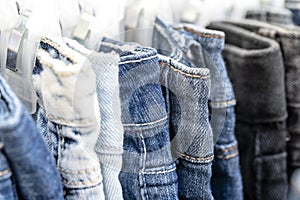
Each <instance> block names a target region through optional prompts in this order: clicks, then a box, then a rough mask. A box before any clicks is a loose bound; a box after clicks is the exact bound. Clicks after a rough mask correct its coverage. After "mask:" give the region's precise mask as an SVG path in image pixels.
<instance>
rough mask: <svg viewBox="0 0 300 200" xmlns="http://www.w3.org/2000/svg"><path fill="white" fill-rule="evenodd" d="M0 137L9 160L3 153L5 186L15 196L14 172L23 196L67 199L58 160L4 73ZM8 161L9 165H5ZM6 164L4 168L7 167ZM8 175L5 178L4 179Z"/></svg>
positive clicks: (8, 195) (0, 85)
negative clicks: (13, 185)
mask: <svg viewBox="0 0 300 200" xmlns="http://www.w3.org/2000/svg"><path fill="white" fill-rule="evenodd" d="M0 91H1V92H0V93H1V103H0V105H1V111H3V112H1V115H0V140H1V141H2V142H3V144H4V147H3V151H4V153H5V155H6V157H7V160H8V162H9V166H10V167H11V169H10V168H8V164H7V162H6V159H5V158H4V155H3V154H2V153H1V157H0V159H1V169H3V170H4V171H1V172H2V176H1V181H3V180H6V181H5V182H4V183H3V184H4V185H2V183H1V187H0V188H1V189H0V191H1V192H2V189H6V194H5V196H4V197H5V199H14V198H15V194H14V188H11V187H12V182H11V180H9V177H10V176H11V173H12V172H13V175H14V179H15V182H16V187H17V189H18V195H19V197H20V199H30V200H31V199H63V190H62V183H61V179H60V177H59V174H58V172H57V169H56V166H55V162H54V159H53V157H52V156H51V154H50V152H49V151H48V149H47V147H46V145H45V143H44V141H43V139H42V137H41V136H40V133H39V131H38V129H37V128H36V126H35V123H34V121H33V120H32V118H31V116H30V115H29V114H28V112H27V110H26V109H25V107H24V106H23V105H22V104H21V102H20V101H19V100H18V98H17V97H16V95H15V94H14V93H13V92H12V90H11V89H10V87H9V86H8V85H7V83H6V82H5V80H4V79H3V78H2V77H0ZM5 165H6V166H5ZM3 167H4V168H3ZM10 170H11V171H10ZM3 178H4V179H3Z"/></svg>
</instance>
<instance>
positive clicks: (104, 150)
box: [64, 38, 124, 200]
mask: <svg viewBox="0 0 300 200" xmlns="http://www.w3.org/2000/svg"><path fill="white" fill-rule="evenodd" d="M64 41H65V42H66V43H67V45H68V46H69V47H71V48H72V49H73V50H75V51H77V52H79V53H81V54H82V55H84V56H86V57H87V59H88V60H89V61H90V62H91V63H92V67H93V69H94V72H95V74H96V82H97V85H96V89H97V97H98V103H99V109H100V114H101V122H100V124H101V127H100V136H99V138H98V140H97V143H96V145H95V151H96V153H97V155H98V158H99V160H100V163H101V170H102V175H103V187H104V193H105V199H107V200H115V199H123V196H122V186H121V183H120V181H119V173H120V171H121V168H122V153H123V135H124V134H123V125H122V121H121V103H120V97H119V66H118V63H119V59H120V58H119V55H117V54H106V53H98V52H95V51H89V50H88V49H86V48H85V47H84V46H82V45H80V44H79V43H77V42H76V41H75V40H70V39H67V38H64Z"/></svg>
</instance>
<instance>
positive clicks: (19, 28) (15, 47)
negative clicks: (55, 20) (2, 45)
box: [6, 10, 31, 72]
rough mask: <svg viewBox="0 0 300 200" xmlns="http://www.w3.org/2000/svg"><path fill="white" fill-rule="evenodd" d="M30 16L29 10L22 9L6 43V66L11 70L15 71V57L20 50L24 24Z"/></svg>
mask: <svg viewBox="0 0 300 200" xmlns="http://www.w3.org/2000/svg"><path fill="white" fill-rule="evenodd" d="M30 16H31V11H29V10H24V11H23V12H22V13H21V14H20V17H19V19H18V21H17V23H16V25H15V27H14V28H13V29H12V30H11V33H10V36H9V40H8V45H7V58H6V67H7V68H8V69H10V70H12V71H15V72H16V71H17V57H18V54H19V51H20V47H21V43H22V41H23V37H24V35H25V32H26V30H27V29H26V24H27V21H28V20H29V18H30Z"/></svg>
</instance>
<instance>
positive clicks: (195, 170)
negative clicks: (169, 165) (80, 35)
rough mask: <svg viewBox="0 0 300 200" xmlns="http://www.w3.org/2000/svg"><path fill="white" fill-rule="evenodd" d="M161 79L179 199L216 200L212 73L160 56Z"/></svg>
mask: <svg viewBox="0 0 300 200" xmlns="http://www.w3.org/2000/svg"><path fill="white" fill-rule="evenodd" d="M159 62H160V66H161V74H160V81H161V84H162V85H163V86H164V89H163V92H164V96H165V99H166V106H167V112H168V114H169V117H168V119H169V124H170V134H171V139H172V141H171V143H172V153H173V157H174V158H176V166H177V174H178V196H179V199H213V197H212V194H211V189H210V178H211V165H212V160H213V157H214V155H213V136H212V131H211V127H210V124H209V120H208V96H209V92H210V74H209V70H208V69H201V68H190V67H187V66H185V65H183V64H181V63H178V62H177V61H175V60H172V59H170V58H168V57H164V56H160V59H159Z"/></svg>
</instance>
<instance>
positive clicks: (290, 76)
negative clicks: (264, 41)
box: [235, 21, 300, 176]
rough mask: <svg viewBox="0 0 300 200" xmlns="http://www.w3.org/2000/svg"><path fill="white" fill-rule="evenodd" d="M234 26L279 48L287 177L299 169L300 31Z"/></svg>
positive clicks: (258, 25) (253, 24) (250, 23)
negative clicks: (269, 40) (285, 115)
mask: <svg viewBox="0 0 300 200" xmlns="http://www.w3.org/2000/svg"><path fill="white" fill-rule="evenodd" d="M235 25H237V26H240V27H242V28H245V29H248V30H250V31H252V32H255V33H257V34H260V35H262V36H265V37H268V38H270V39H273V40H276V41H277V42H278V43H279V44H280V47H281V52H282V55H283V63H284V67H285V94H286V99H287V111H288V119H287V128H288V131H289V136H290V141H289V142H288V171H289V176H291V175H292V173H293V171H294V170H295V169H297V168H300V145H299V144H300V123H299V117H300V81H299V78H298V77H299V75H300V62H299V60H300V53H299V51H298V49H299V48H300V31H299V30H298V31H297V29H296V28H295V29H286V28H280V27H278V26H271V25H269V24H265V23H257V22H254V21H245V22H243V23H235Z"/></svg>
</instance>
